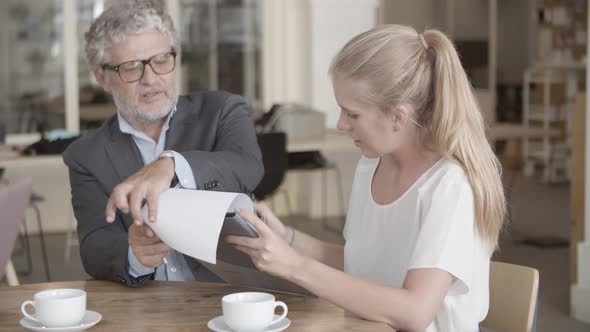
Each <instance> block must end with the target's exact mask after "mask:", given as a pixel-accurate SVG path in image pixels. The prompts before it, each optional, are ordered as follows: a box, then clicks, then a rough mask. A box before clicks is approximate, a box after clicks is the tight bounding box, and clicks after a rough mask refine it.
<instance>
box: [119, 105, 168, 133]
mask: <svg viewBox="0 0 590 332" xmlns="http://www.w3.org/2000/svg"><path fill="white" fill-rule="evenodd" d="M174 113H176V104H174V107H172V110H171V111H170V112H168V115H167V116H166V121H165V122H164V126H162V131H161V134H162V133H165V132H166V131H168V128H170V119H171V118H172V116H173V115H174ZM117 119H118V120H119V130H121V132H122V133H125V134H129V135H132V136H135V137H138V138H142V139H150V140H152V139H151V138H149V137H148V136H147V135H146V134H144V133H142V132H141V131H139V130H136V129H135V128H133V127H132V126H131V125H130V124H129V122H127V120H126V119H125V117H123V116H122V115H121V112H119V111H117ZM161 134H160V136H161Z"/></svg>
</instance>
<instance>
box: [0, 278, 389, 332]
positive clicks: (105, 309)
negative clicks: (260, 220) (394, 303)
mask: <svg viewBox="0 0 590 332" xmlns="http://www.w3.org/2000/svg"><path fill="white" fill-rule="evenodd" d="M52 288H81V289H85V290H86V292H87V293H88V297H87V301H88V304H87V308H88V310H93V311H97V312H99V313H100V314H101V315H102V321H101V322H100V323H98V324H97V325H96V326H94V327H92V328H90V329H89V331H92V332H101V331H126V332H135V331H137V332H140V331H141V332H143V331H209V329H208V328H207V322H208V321H209V320H210V319H212V318H215V317H217V316H220V315H221V297H223V296H224V295H226V294H230V293H234V292H242V291H252V289H245V288H239V287H234V286H230V285H227V284H212V283H200V282H173V281H172V282H170V281H148V282H146V284H145V285H144V286H143V287H139V288H130V287H126V286H124V285H121V284H117V283H113V282H107V281H95V280H92V281H71V282H55V283H44V284H29V285H22V286H15V287H0V332H4V331H6V332H8V331H10V332H13V331H25V329H24V328H22V327H21V326H20V324H19V321H20V319H21V318H22V314H21V312H20V304H21V303H22V302H23V301H25V300H30V299H32V298H33V294H34V293H35V292H38V291H42V290H46V289H52ZM271 293H273V292H271ZM274 295H275V296H276V298H277V300H278V301H283V302H285V303H286V304H287V306H288V307H289V313H288V314H287V318H289V320H290V321H291V326H290V327H289V328H288V331H375V332H378V331H393V330H392V329H391V327H390V326H388V325H386V324H382V323H375V322H369V321H366V320H362V319H358V318H355V317H353V316H351V315H349V314H346V313H345V311H344V310H342V309H340V308H338V307H336V306H334V305H332V304H330V303H329V302H327V301H324V300H321V299H318V298H308V297H301V296H295V295H290V294H282V293H274Z"/></svg>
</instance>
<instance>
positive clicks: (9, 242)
mask: <svg viewBox="0 0 590 332" xmlns="http://www.w3.org/2000/svg"><path fill="white" fill-rule="evenodd" d="M32 186H33V185H32V181H31V179H30V178H26V179H20V180H19V181H15V182H14V183H11V184H7V185H2V186H0V211H2V214H1V215H0V230H1V231H0V278H2V277H3V276H4V274H5V273H6V277H7V281H8V284H9V285H18V284H19V282H18V277H17V275H16V272H15V270H14V267H13V265H12V261H11V260H10V256H11V255H12V250H13V248H14V242H15V241H16V237H17V236H18V230H19V228H20V226H21V224H22V223H23V221H24V219H25V210H26V209H27V207H28V206H29V202H30V199H31V190H32Z"/></svg>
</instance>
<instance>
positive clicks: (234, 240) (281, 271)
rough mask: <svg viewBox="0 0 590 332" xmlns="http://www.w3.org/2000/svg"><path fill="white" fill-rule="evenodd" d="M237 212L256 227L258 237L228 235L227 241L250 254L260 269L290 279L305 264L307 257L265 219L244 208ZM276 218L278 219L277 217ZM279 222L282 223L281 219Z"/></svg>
mask: <svg viewBox="0 0 590 332" xmlns="http://www.w3.org/2000/svg"><path fill="white" fill-rule="evenodd" d="M267 209H268V208H267ZM268 211H270V210H268ZM236 213H238V215H239V216H240V217H242V218H243V219H245V220H247V221H248V222H249V223H250V224H251V225H252V226H253V227H254V229H256V232H258V237H257V238H250V237H244V236H227V237H226V238H225V241H226V242H228V243H230V244H233V245H234V246H235V248H236V249H238V250H240V251H242V252H244V253H246V254H247V255H248V256H250V258H251V259H252V262H253V263H254V265H256V267H257V268H258V269H259V270H260V271H263V272H267V273H269V274H272V275H275V276H277V277H280V278H283V279H290V278H291V277H292V276H293V274H294V272H296V271H297V270H299V269H300V268H301V266H303V264H304V261H305V258H304V257H303V256H301V255H299V254H298V253H297V252H296V251H295V250H294V249H293V248H291V247H290V246H289V244H288V243H287V242H286V241H285V240H284V239H283V238H282V237H281V236H280V235H279V234H277V233H276V232H275V231H273V230H272V229H271V228H270V227H269V226H268V225H267V224H266V223H265V222H264V221H262V220H261V219H259V218H258V217H256V216H255V215H253V214H251V213H248V212H246V211H243V210H242V211H240V210H238V211H236ZM271 215H272V213H271ZM273 217H274V216H273ZM274 218H275V219H276V217H274ZM276 221H278V219H276ZM270 222H271V220H269V223H270ZM278 222H279V223H280V221H278ZM281 225H282V223H281ZM275 226H276V225H275ZM284 227H285V226H283V228H284Z"/></svg>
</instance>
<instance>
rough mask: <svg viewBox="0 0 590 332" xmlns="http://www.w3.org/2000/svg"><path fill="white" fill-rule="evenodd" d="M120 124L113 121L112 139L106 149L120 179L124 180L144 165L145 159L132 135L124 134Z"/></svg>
mask: <svg viewBox="0 0 590 332" xmlns="http://www.w3.org/2000/svg"><path fill="white" fill-rule="evenodd" d="M118 126H119V123H118V121H113V122H112V123H111V128H110V129H111V141H110V142H108V143H107V144H106V146H105V149H106V153H107V155H108V157H109V159H110V161H111V165H113V168H114V169H115V172H116V173H117V175H118V176H119V180H120V181H124V180H125V179H127V178H128V177H129V176H131V175H132V174H133V173H135V172H137V171H138V170H139V169H141V168H142V167H143V161H142V159H141V155H140V153H139V150H138V149H137V146H136V145H135V143H134V142H133V139H132V138H131V136H130V135H128V134H123V133H122V132H121V131H120V130H119V127H118Z"/></svg>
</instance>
